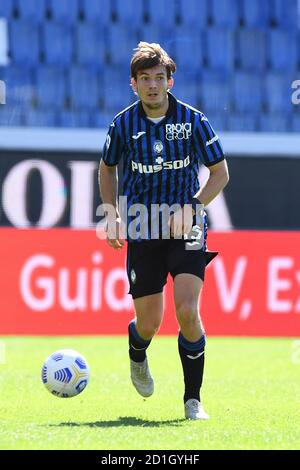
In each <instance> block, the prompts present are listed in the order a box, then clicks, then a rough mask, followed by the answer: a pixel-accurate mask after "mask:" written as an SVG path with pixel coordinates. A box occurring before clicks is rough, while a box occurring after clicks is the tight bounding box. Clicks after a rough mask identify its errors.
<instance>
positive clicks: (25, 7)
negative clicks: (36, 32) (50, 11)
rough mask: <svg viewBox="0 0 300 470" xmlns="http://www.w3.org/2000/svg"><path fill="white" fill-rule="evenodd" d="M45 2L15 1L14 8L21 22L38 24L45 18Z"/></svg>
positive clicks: (43, 0) (40, 0)
mask: <svg viewBox="0 0 300 470" xmlns="http://www.w3.org/2000/svg"><path fill="white" fill-rule="evenodd" d="M1 1H2V0H1ZM46 1H47V0H25V2H24V0H16V6H17V8H18V10H19V15H20V17H21V19H22V20H28V21H31V22H33V23H40V22H42V21H43V20H44V19H45V16H46V7H47V4H46Z"/></svg>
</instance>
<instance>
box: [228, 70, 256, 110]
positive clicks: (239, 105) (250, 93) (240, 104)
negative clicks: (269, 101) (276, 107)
mask: <svg viewBox="0 0 300 470" xmlns="http://www.w3.org/2000/svg"><path fill="white" fill-rule="evenodd" d="M233 96H234V103H235V109H236V111H237V112H241V113H244V112H248V111H250V112H251V111H252V112H260V110H261V107H262V104H263V102H262V98H263V86H262V80H261V77H260V76H259V75H257V74H251V73H244V72H237V73H235V75H234V77H233Z"/></svg>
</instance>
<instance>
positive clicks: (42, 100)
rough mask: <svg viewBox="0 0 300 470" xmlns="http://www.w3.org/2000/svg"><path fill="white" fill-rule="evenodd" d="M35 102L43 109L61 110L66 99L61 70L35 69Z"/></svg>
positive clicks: (41, 67) (63, 75)
mask: <svg viewBox="0 0 300 470" xmlns="http://www.w3.org/2000/svg"><path fill="white" fill-rule="evenodd" d="M36 86H37V90H36V92H37V102H38V106H39V107H43V108H46V107H48V108H63V107H64V105H65V99H66V80H65V72H64V70H63V69H61V68H59V67H54V66H40V67H38V68H37V69H36Z"/></svg>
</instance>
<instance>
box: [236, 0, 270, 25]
mask: <svg viewBox="0 0 300 470" xmlns="http://www.w3.org/2000/svg"><path fill="white" fill-rule="evenodd" d="M241 13H242V20H243V24H244V25H245V26H246V27H247V28H266V27H268V25H269V24H270V18H271V5H270V2H269V1H262V0H251V1H249V0H242V3H241Z"/></svg>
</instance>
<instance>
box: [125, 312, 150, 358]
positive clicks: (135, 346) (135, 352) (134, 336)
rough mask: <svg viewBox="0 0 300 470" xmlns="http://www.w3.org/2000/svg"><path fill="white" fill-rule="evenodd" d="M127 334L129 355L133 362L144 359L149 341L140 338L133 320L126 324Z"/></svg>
mask: <svg viewBox="0 0 300 470" xmlns="http://www.w3.org/2000/svg"><path fill="white" fill-rule="evenodd" d="M128 334H129V357H130V359H132V360H133V361H134V362H143V361H144V360H145V359H146V349H147V348H148V346H149V344H150V343H151V339H149V340H148V341H147V340H145V339H143V338H141V337H140V336H139V334H138V332H137V330H136V326H135V321H134V320H133V321H131V322H130V323H129V325H128Z"/></svg>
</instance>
